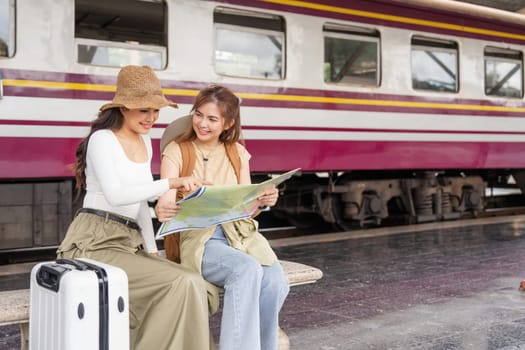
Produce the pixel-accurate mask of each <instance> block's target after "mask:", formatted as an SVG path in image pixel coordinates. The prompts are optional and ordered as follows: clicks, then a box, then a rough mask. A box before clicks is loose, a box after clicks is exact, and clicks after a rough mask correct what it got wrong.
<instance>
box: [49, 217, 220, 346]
mask: <svg viewBox="0 0 525 350" xmlns="http://www.w3.org/2000/svg"><path fill="white" fill-rule="evenodd" d="M141 242H142V237H141V236H140V233H139V232H138V231H136V230H132V229H130V228H128V227H127V226H125V225H123V224H120V223H118V222H114V221H111V220H106V219H104V218H101V217H98V216H94V215H90V214H85V213H81V214H79V215H77V216H76V217H75V219H74V220H73V222H72V223H71V225H70V227H69V229H68V232H67V234H66V237H65V239H64V241H63V242H62V244H61V245H60V247H59V248H58V251H57V255H58V257H61V258H81V257H83V258H89V259H93V260H97V261H100V262H103V263H107V264H110V265H113V266H117V267H119V268H121V269H123V270H124V271H125V272H126V273H127V275H128V281H129V303H130V305H129V310H130V344H131V348H132V349H134V350H143V349H144V350H149V349H155V350H157V349H158V350H163V349H166V350H168V349H169V350H186V349H187V350H201V349H202V350H205V349H209V348H210V346H211V347H213V345H211V344H210V332H209V325H208V300H207V285H206V282H205V281H204V280H203V278H202V277H201V276H200V275H199V274H197V273H195V272H191V271H190V270H188V269H186V268H184V267H183V266H181V265H178V264H175V263H172V262H170V261H168V260H166V259H162V258H157V257H154V256H151V255H149V254H147V253H145V252H143V251H141V250H137V247H138V246H139V245H140V243H141Z"/></svg>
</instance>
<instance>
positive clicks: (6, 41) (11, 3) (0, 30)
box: [0, 0, 15, 57]
mask: <svg viewBox="0 0 525 350" xmlns="http://www.w3.org/2000/svg"><path fill="white" fill-rule="evenodd" d="M14 54H15V0H0V57H13V55H14Z"/></svg>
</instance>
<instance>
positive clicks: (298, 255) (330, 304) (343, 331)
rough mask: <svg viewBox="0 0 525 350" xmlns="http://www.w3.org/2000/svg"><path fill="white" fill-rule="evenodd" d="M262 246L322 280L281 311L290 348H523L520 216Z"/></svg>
mask: <svg viewBox="0 0 525 350" xmlns="http://www.w3.org/2000/svg"><path fill="white" fill-rule="evenodd" d="M271 243H272V245H273V246H274V248H275V250H276V252H277V254H278V256H279V257H280V258H281V259H284V260H290V261H296V262H300V263H305V264H308V265H312V266H315V267H318V268H320V269H321V270H322V271H323V273H324V276H323V278H322V279H321V280H319V281H318V282H317V283H315V284H309V285H302V286H297V287H294V288H292V289H291V291H290V294H289V297H288V299H287V300H286V302H285V304H284V307H283V309H282V312H281V327H282V328H283V329H284V330H285V332H286V333H287V334H288V336H289V337H290V343H291V349H294V350H346V349H348V350H361V349H367V350H369V349H378V350H384V349H396V350H397V349H399V350H400V349H403V350H405V349H414V350H415V349H418V350H420V349H423V350H426V349H428V350H431V349H432V350H438V349H439V350H441V349H447V350H452V349H458V350H459V349H472V350H484V349H490V350H492V349H501V350H516V349H525V292H521V291H519V290H518V287H519V283H520V281H521V280H522V279H525V216H509V217H500V218H484V219H479V220H467V221H461V222H459V221H458V222H445V223H436V224H422V225H414V226H401V227H395V228H379V229H368V230H360V231H356V232H350V233H347V232H342V233H328V234H321V235H310V236H304V237H293V238H283V239H274V240H272V241H271ZM26 268H27V266H26ZM24 283H27V285H28V283H29V277H28V275H27V273H26V272H24V271H23V270H22V271H19V272H18V273H15V274H3V273H2V269H0V290H2V289H5V288H9V289H13V288H12V287H13V286H14V285H22V284H24ZM211 322H212V326H213V325H214V326H215V327H214V328H217V326H218V319H217V317H214V318H212V321H211ZM17 332H18V329H17V327H0V349H2V350H8V349H9V350H11V349H18V346H19V345H18V343H17V341H19V339H18V335H17Z"/></svg>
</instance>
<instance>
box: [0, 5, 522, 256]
mask: <svg viewBox="0 0 525 350" xmlns="http://www.w3.org/2000/svg"><path fill="white" fill-rule="evenodd" d="M524 49H525V20H524V19H523V17H521V16H520V15H516V14H512V13H507V12H503V11H498V10H491V9H488V8H482V7H478V6H473V5H467V4H462V3H458V2H455V1H447V0H433V1H429V0H408V1H400V0H367V1H364V0H354V1H343V0H330V1H328V0H305V1H289V0H227V1H226V0H225V1H197V0H170V1H166V0H113V1H111V2H108V1H105V0H74V1H72V0H6V1H2V2H1V3H0V92H1V94H0V125H1V126H0V192H1V195H0V232H1V234H0V237H1V238H0V250H2V249H17V248H22V249H27V248H37V247H42V246H44V247H47V246H52V245H56V244H57V243H58V242H59V241H60V239H61V238H62V237H63V235H64V232H65V229H66V228H67V225H68V223H69V221H70V220H71V216H72V211H73V209H72V208H73V207H74V206H73V204H72V203H73V200H72V198H73V195H74V194H73V192H72V188H73V174H72V170H71V164H72V163H73V162H74V151H75V148H76V146H77V144H78V143H79V140H80V139H81V138H82V137H84V136H85V135H86V134H87V131H88V127H89V122H90V121H91V120H92V119H93V118H94V117H95V115H96V113H97V110H98V108H99V106H100V105H101V104H102V103H103V102H105V101H107V100H110V99H111V97H112V95H113V92H114V83H115V77H116V74H117V72H118V70H119V67H120V66H123V65H126V64H147V65H150V66H152V67H154V68H155V69H156V70H157V73H158V75H159V77H160V78H161V80H162V84H163V86H164V87H165V93H166V94H167V95H168V96H169V97H170V98H171V99H173V100H174V101H176V102H177V103H179V106H180V108H179V109H178V110H173V111H171V110H163V111H162V112H161V117H160V119H159V122H158V125H157V126H156V128H155V129H154V130H153V131H152V137H153V138H154V142H155V143H156V145H158V142H159V138H160V135H161V134H162V130H163V128H164V127H165V126H166V125H167V124H168V123H170V122H171V121H172V120H174V119H175V118H177V117H179V116H183V115H185V114H187V112H188V111H189V109H190V106H191V103H192V100H193V97H194V96H195V95H196V93H197V91H198V90H199V89H200V88H202V87H203V86H206V85H207V84H210V83H219V84H224V85H226V86H228V87H230V88H231V89H233V90H234V91H235V92H236V93H237V94H238V95H239V96H240V97H241V98H242V122H243V125H244V129H243V135H244V138H245V140H246V144H247V147H248V149H249V151H250V152H251V153H252V155H253V160H252V162H251V168H252V170H253V172H254V173H255V174H256V175H266V174H271V173H278V172H283V171H286V170H289V169H292V168H296V167H301V168H302V176H300V177H297V178H295V179H293V180H291V181H288V182H287V183H286V184H285V187H284V188H283V195H282V197H281V199H280V201H279V206H278V207H277V208H276V209H275V211H276V213H281V214H284V216H286V217H289V218H291V219H295V221H296V222H297V223H303V224H308V223H309V220H310V219H312V218H322V219H323V220H325V221H328V222H332V223H334V224H336V225H338V226H340V227H342V228H345V227H348V226H349V225H350V224H351V223H352V222H359V223H361V224H363V223H365V222H367V221H373V222H376V223H379V222H380V221H381V220H382V219H384V218H386V217H388V216H389V215H394V214H396V215H404V216H405V217H407V218H409V219H411V220H413V221H428V220H441V219H446V218H455V217H460V216H461V215H463V214H464V213H466V212H474V213H476V212H479V211H481V210H483V208H484V200H483V199H484V193H485V187H486V186H487V184H489V185H491V184H492V183H494V182H496V181H505V180H506V179H507V177H508V176H509V175H510V174H513V173H516V174H518V173H519V172H520V170H521V169H524V168H525V156H524V153H525V152H524V151H525V119H524V117H523V113H524V112H525V104H524V102H523V91H524V86H523V77H524V68H523V60H524ZM158 169H159V156H158V153H157V154H155V160H154V164H153V170H154V172H155V173H158ZM516 177H517V178H518V179H520V176H519V174H518V175H517V176H516Z"/></svg>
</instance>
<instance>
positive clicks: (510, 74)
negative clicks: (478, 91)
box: [484, 47, 523, 98]
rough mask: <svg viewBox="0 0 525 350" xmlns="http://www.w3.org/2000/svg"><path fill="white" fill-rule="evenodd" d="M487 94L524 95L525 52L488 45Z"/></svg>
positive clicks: (486, 63)
mask: <svg viewBox="0 0 525 350" xmlns="http://www.w3.org/2000/svg"><path fill="white" fill-rule="evenodd" d="M484 57H485V94H487V95H489V96H502V97H516V98H521V97H523V53H521V52H520V51H514V50H507V49H500V48H497V47H486V48H485V52H484Z"/></svg>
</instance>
